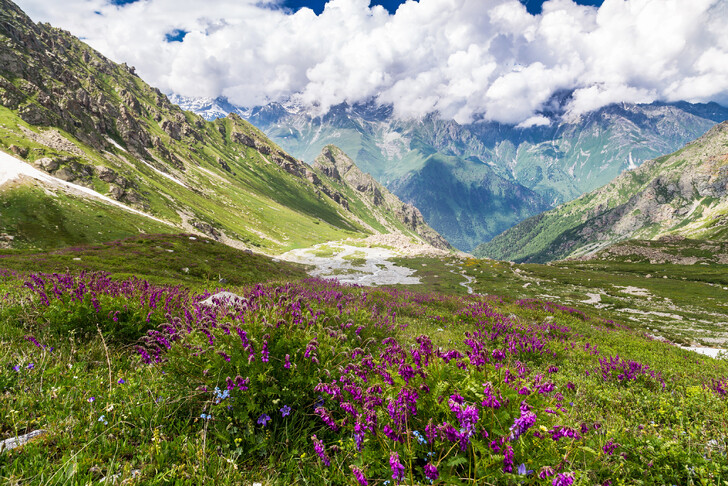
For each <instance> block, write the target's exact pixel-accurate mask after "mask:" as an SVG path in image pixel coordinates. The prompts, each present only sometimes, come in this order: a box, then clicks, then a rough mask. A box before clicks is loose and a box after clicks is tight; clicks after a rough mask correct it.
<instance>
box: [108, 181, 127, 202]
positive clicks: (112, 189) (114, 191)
mask: <svg viewBox="0 0 728 486" xmlns="http://www.w3.org/2000/svg"><path fill="white" fill-rule="evenodd" d="M109 195H110V196H111V197H112V198H114V199H116V200H117V201H121V200H122V199H123V198H124V196H125V195H126V192H125V191H124V189H122V188H121V187H119V186H117V185H115V184H111V185H110V186H109Z"/></svg>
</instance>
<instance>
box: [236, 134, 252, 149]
mask: <svg viewBox="0 0 728 486" xmlns="http://www.w3.org/2000/svg"><path fill="white" fill-rule="evenodd" d="M230 138H231V139H232V140H233V142H237V143H241V144H243V145H245V146H247V147H255V140H253V138H252V137H250V136H248V135H246V134H244V133H241V132H233V133H232V135H230Z"/></svg>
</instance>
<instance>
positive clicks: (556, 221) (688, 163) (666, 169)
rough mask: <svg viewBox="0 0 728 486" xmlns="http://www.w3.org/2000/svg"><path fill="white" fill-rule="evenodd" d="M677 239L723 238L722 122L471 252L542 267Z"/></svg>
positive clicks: (726, 162)
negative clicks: (629, 243)
mask: <svg viewBox="0 0 728 486" xmlns="http://www.w3.org/2000/svg"><path fill="white" fill-rule="evenodd" d="M665 235H678V236H683V237H688V238H694V239H702V240H705V239H707V240H728V122H723V123H720V124H718V125H716V126H715V127H713V128H712V129H710V130H709V131H708V132H707V133H706V134H705V135H703V136H702V137H700V138H699V139H697V140H696V141H694V142H692V143H690V144H688V145H687V146H685V147H684V148H682V149H680V150H678V151H677V152H674V153H673V154H670V155H667V156H663V157H660V158H657V159H654V160H651V161H648V162H646V163H644V164H643V165H642V166H641V167H639V168H637V169H634V170H631V171H628V172H626V173H624V174H622V175H621V176H619V177H618V178H617V179H615V180H614V181H613V182H611V183H610V184H608V185H606V186H604V187H602V188H600V189H598V190H596V191H593V192H591V193H588V194H585V195H583V196H581V197H579V198H578V199H576V200H574V201H571V202H569V203H566V204H563V205H561V206H559V207H557V208H555V209H553V210H551V211H548V212H546V213H543V214H540V215H538V216H536V217H533V218H530V219H528V220H526V221H524V222H522V223H520V224H518V225H517V226H515V227H513V228H511V229H510V230H508V231H506V232H504V233H503V234H501V235H499V236H497V237H496V238H494V239H493V240H492V241H490V242H488V243H485V244H483V245H481V246H479V247H478V248H477V250H476V254H477V255H479V256H487V257H491V258H498V259H505V260H515V261H527V262H545V261H549V260H555V259H560V258H564V257H568V256H580V255H589V254H592V253H595V252H597V251H599V250H601V249H603V248H605V247H607V246H609V245H611V244H613V243H615V242H618V241H622V240H626V239H635V238H639V239H657V238H660V237H662V236H665Z"/></svg>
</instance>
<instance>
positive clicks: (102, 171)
mask: <svg viewBox="0 0 728 486" xmlns="http://www.w3.org/2000/svg"><path fill="white" fill-rule="evenodd" d="M96 173H97V174H98V176H99V179H101V180H102V181H104V182H114V181H115V180H116V178H117V177H118V174H117V173H116V171H114V170H113V169H109V168H108V167H104V166H103V165H100V166H97V167H96Z"/></svg>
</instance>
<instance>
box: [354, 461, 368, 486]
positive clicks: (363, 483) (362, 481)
mask: <svg viewBox="0 0 728 486" xmlns="http://www.w3.org/2000/svg"><path fill="white" fill-rule="evenodd" d="M351 472H353V473H354V477H355V478H356V480H357V481H359V484H360V486H368V485H369V482H368V481H367V478H365V477H364V473H363V472H362V470H361V469H359V468H358V467H354V466H351Z"/></svg>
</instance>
